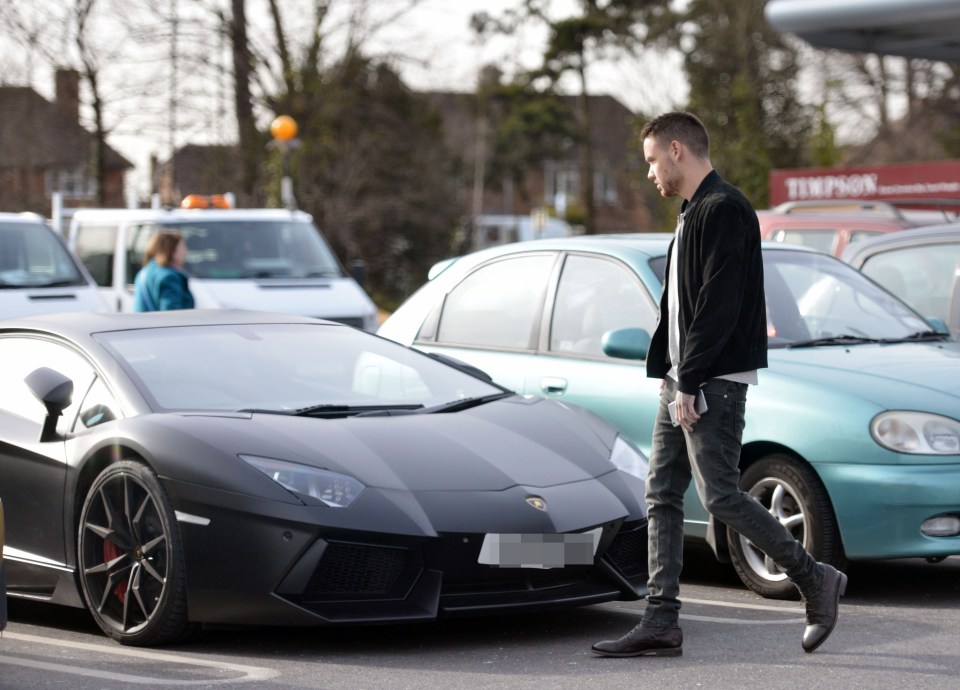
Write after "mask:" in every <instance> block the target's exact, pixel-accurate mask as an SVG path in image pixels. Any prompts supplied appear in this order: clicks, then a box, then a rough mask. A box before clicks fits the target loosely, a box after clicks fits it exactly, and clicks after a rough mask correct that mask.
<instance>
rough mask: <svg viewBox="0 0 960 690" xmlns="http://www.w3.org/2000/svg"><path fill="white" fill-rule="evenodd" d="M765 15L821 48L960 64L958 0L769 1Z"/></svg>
mask: <svg viewBox="0 0 960 690" xmlns="http://www.w3.org/2000/svg"><path fill="white" fill-rule="evenodd" d="M765 14H766V17H767V21H769V22H770V24H771V25H772V26H773V27H774V28H775V29H776V30H778V31H782V32H785V33H793V34H796V35H797V36H799V37H800V38H802V39H804V40H805V41H807V42H809V43H811V44H812V45H814V46H815V47H817V48H837V49H840V50H846V51H852V52H864V53H877V54H880V55H900V56H903V57H913V58H927V59H930V60H943V61H945V62H955V63H960V31H958V30H957V27H960V2H958V0H769V2H768V3H767V6H766V9H765Z"/></svg>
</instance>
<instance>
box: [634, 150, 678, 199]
mask: <svg viewBox="0 0 960 690" xmlns="http://www.w3.org/2000/svg"><path fill="white" fill-rule="evenodd" d="M643 157H644V159H645V160H646V161H647V164H649V166H650V172H648V173H647V179H648V180H651V181H652V182H653V183H654V184H655V185H657V190H659V192H660V195H661V196H664V197H671V196H677V194H679V193H680V187H681V185H682V184H683V172H682V171H681V170H680V167H679V166H678V165H677V163H676V162H675V161H674V158H673V151H672V147H671V145H670V144H669V143H668V144H667V145H664V146H661V145H660V143H659V142H658V141H657V140H656V139H655V138H654V137H647V138H646V139H644V140H643Z"/></svg>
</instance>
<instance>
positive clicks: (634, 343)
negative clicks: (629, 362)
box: [600, 328, 650, 359]
mask: <svg viewBox="0 0 960 690" xmlns="http://www.w3.org/2000/svg"><path fill="white" fill-rule="evenodd" d="M600 346H601V347H602V348H603V353H604V354H605V355H607V356H608V357H617V358H619V359H646V358H647V351H648V350H649V349H650V334H649V333H647V332H646V331H645V330H643V329H642V328H615V329H613V330H612V331H607V332H606V333H604V334H603V337H602V338H601V339H600Z"/></svg>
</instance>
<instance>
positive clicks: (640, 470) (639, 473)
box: [610, 436, 647, 481]
mask: <svg viewBox="0 0 960 690" xmlns="http://www.w3.org/2000/svg"><path fill="white" fill-rule="evenodd" d="M610 462H612V463H613V464H614V466H616V468H617V469H618V470H622V471H624V472H626V473H627V474H632V475H633V476H634V477H636V478H637V479H640V480H643V481H646V480H647V458H646V457H644V455H643V453H641V452H640V451H639V450H638V449H637V448H636V447H635V446H634V445H633V444H632V443H630V442H629V441H627V440H626V439H625V438H623V436H617V440H616V441H614V443H613V451H612V452H611V453H610Z"/></svg>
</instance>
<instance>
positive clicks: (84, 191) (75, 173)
mask: <svg viewBox="0 0 960 690" xmlns="http://www.w3.org/2000/svg"><path fill="white" fill-rule="evenodd" d="M44 177H45V179H44V186H45V187H46V190H47V196H50V195H52V194H53V193H54V192H60V193H61V194H62V195H63V197H64V198H66V199H69V198H76V197H92V196H96V194H97V181H96V179H94V178H93V176H91V175H90V174H89V173H88V172H87V169H86V168H83V167H81V168H74V169H72V170H48V171H47V172H46V175H45V176H44Z"/></svg>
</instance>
